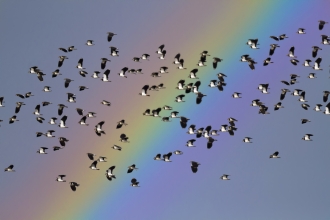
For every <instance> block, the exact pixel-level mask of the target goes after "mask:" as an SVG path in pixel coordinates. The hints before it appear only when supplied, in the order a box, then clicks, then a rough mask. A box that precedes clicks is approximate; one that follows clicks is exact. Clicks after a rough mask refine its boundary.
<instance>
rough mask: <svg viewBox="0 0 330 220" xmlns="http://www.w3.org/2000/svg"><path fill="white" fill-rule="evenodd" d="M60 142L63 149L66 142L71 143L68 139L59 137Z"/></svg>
mask: <svg viewBox="0 0 330 220" xmlns="http://www.w3.org/2000/svg"><path fill="white" fill-rule="evenodd" d="M58 140H59V142H60V144H61V146H63V147H64V146H65V142H69V140H68V139H66V138H65V137H59V138H58Z"/></svg>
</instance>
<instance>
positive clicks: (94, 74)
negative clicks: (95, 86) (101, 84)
mask: <svg viewBox="0 0 330 220" xmlns="http://www.w3.org/2000/svg"><path fill="white" fill-rule="evenodd" d="M99 74H100V72H99V71H94V73H93V75H91V77H92V78H94V79H97V78H100V77H99Z"/></svg>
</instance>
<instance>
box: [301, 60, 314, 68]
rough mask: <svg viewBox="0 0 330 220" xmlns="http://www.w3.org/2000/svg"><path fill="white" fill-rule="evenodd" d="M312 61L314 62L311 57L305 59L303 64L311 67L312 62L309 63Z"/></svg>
mask: <svg viewBox="0 0 330 220" xmlns="http://www.w3.org/2000/svg"><path fill="white" fill-rule="evenodd" d="M310 62H312V61H311V60H310V59H307V60H305V61H304V63H303V66H307V67H309V66H310V64H309V63H310Z"/></svg>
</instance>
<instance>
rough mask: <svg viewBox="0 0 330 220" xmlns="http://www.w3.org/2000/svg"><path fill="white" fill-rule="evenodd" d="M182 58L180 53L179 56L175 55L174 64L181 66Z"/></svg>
mask: <svg viewBox="0 0 330 220" xmlns="http://www.w3.org/2000/svg"><path fill="white" fill-rule="evenodd" d="M180 56H181V54H180V53H178V54H177V55H175V57H174V61H173V64H180Z"/></svg>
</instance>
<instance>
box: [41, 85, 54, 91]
mask: <svg viewBox="0 0 330 220" xmlns="http://www.w3.org/2000/svg"><path fill="white" fill-rule="evenodd" d="M42 91H44V92H51V91H52V90H50V86H44V89H43V90H42Z"/></svg>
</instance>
